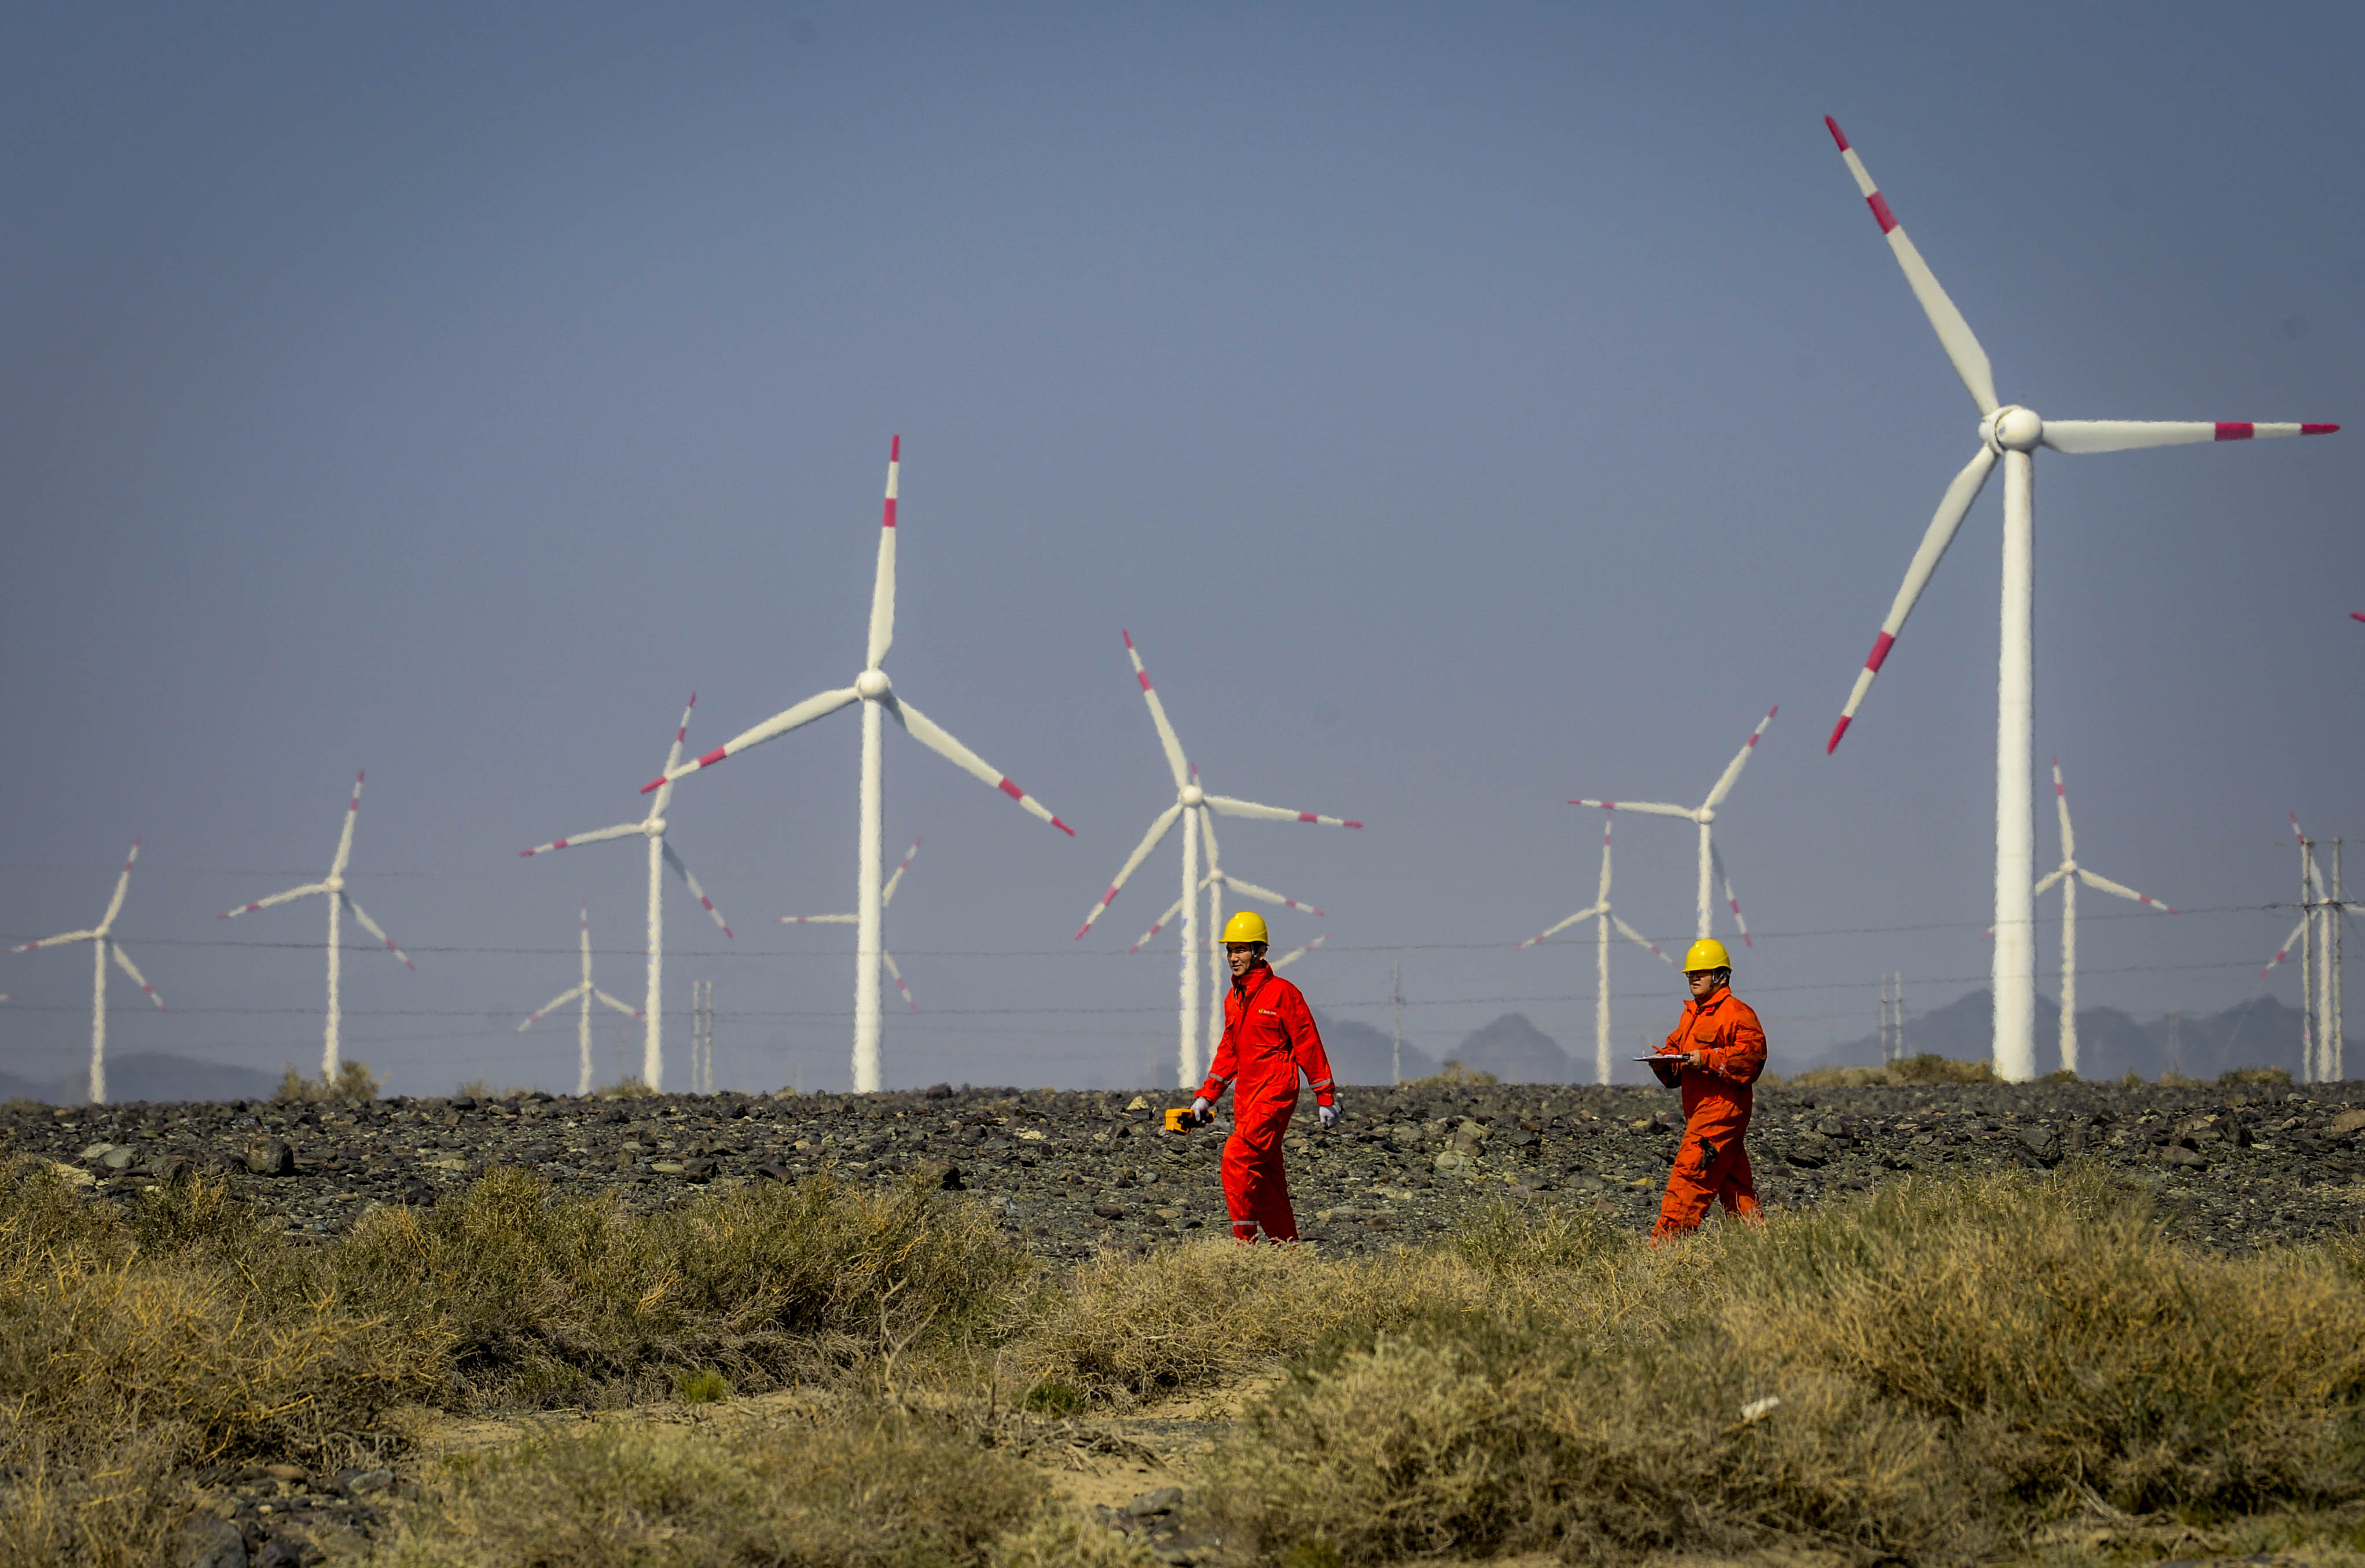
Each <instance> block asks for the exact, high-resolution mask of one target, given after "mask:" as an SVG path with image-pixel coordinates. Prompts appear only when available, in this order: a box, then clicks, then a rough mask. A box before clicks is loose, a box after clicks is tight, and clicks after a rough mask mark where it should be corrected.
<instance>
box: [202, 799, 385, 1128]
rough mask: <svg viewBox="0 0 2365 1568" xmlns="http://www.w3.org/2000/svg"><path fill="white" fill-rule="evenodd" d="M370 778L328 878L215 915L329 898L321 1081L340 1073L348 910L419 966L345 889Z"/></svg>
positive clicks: (353, 804) (349, 811) (354, 804)
mask: <svg viewBox="0 0 2365 1568" xmlns="http://www.w3.org/2000/svg"><path fill="white" fill-rule="evenodd" d="M367 777H368V775H366V774H364V773H356V774H354V775H353V800H352V801H349V802H348V803H347V804H346V806H345V830H344V832H342V833H341V834H338V835H337V855H336V858H335V859H333V860H331V861H330V862H329V874H328V875H327V876H326V877H323V878H321V879H319V881H317V882H307V883H305V884H304V885H303V886H302V887H300V888H290V889H288V890H286V892H284V893H274V894H272V895H271V896H270V897H269V898H267V899H259V900H257V901H256V902H253V903H248V904H241V905H239V906H238V908H236V909H232V910H225V911H223V912H222V913H219V914H218V915H216V916H214V918H215V919H216V920H235V919H237V918H238V917H239V916H240V915H241V914H252V913H254V912H255V911H256V910H258V909H269V908H270V907H271V906H272V905H273V904H275V903H286V902H288V901H289V900H291V899H301V898H309V897H311V896H312V895H313V894H314V893H319V894H322V895H323V896H325V897H326V898H327V900H328V901H329V1023H328V1029H327V1031H326V1033H325V1035H324V1036H323V1039H322V1042H321V1046H320V1081H322V1082H323V1083H326V1082H329V1081H331V1080H333V1079H334V1078H335V1077H336V1076H337V1057H338V1050H339V1047H338V1031H339V1030H340V1028H341V1027H342V1025H343V1022H344V1009H343V1004H342V1002H341V1001H340V1000H339V999H338V992H337V980H338V969H339V965H338V943H339V941H340V940H341V939H342V936H343V935H344V924H343V920H344V913H345V912H346V911H347V910H351V911H352V912H353V918H354V919H355V920H356V921H358V922H360V923H361V928H362V929H363V930H364V931H366V932H368V933H369V934H370V935H373V936H375V937H376V938H377V939H378V940H379V941H381V942H383V943H385V944H386V950H387V952H389V953H391V954H393V955H394V956H395V957H396V958H400V959H401V960H402V967H403V968H405V969H412V970H416V969H418V968H419V966H418V965H417V964H414V963H412V962H411V961H410V956H409V954H407V953H405V952H404V951H403V950H402V949H401V948H399V947H398V946H395V945H394V938H393V937H391V936H388V935H387V934H386V933H385V932H384V931H383V930H381V929H379V926H378V924H377V922H376V921H375V920H372V919H371V918H370V917H369V915H368V914H367V913H365V912H364V910H363V909H362V906H361V905H359V904H357V903H355V902H353V895H352V894H350V893H348V892H346V891H345V867H346V865H347V863H348V862H350V861H351V860H352V859H353V820H354V819H355V818H356V817H358V816H359V815H360V814H361V809H362V780H363V779H364V778H367Z"/></svg>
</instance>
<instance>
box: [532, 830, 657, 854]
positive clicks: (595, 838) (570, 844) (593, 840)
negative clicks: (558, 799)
mask: <svg viewBox="0 0 2365 1568" xmlns="http://www.w3.org/2000/svg"><path fill="white" fill-rule="evenodd" d="M640 832H641V824H640V823H617V824H616V825H615V826H614V827H603V828H598V829H595V830H593V831H592V832H590V833H573V834H567V835H566V837H565V838H554V839H552V840H551V841H550V842H549V843H548V844H537V845H535V846H533V847H532V849H521V850H519V851H518V857H519V858H521V859H523V858H526V857H531V856H535V855H547V854H549V853H550V852H551V851H552V850H554V849H573V848H574V847H576V846H577V845H583V844H598V843H600V841H601V840H603V839H610V838H628V837H632V836H633V835H635V834H639V833H640Z"/></svg>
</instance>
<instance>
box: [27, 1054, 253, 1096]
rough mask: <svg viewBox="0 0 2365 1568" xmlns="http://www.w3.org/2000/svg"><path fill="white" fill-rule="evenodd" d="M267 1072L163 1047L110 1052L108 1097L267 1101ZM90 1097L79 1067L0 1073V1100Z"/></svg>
mask: <svg viewBox="0 0 2365 1568" xmlns="http://www.w3.org/2000/svg"><path fill="white" fill-rule="evenodd" d="M278 1087H279V1080H278V1079H277V1078H276V1077H275V1076H274V1075H273V1074H271V1073H267V1072H257V1071H256V1070H254V1069H252V1068H250V1067H225V1066H223V1065H222V1064H221V1063H219V1062H213V1061H204V1060H200V1059H199V1058H196V1057H183V1056H174V1055H172V1054H170V1053H169V1052H164V1051H135V1052H131V1053H129V1054H128V1055H125V1056H119V1057H110V1058H108V1059H107V1063H106V1097H107V1098H108V1099H109V1100H112V1101H116V1102H118V1103H122V1102H128V1101H132V1100H268V1099H269V1098H271V1095H272V1093H273V1092H274V1091H275V1090H276V1089H278ZM89 1098H90V1070H89V1069H88V1068H86V1067H84V1068H77V1069H75V1070H73V1071H72V1072H69V1073H66V1074H64V1075H63V1076H62V1077H58V1078H28V1077H24V1076H22V1075H20V1074H17V1073H13V1072H0V1100H38V1101H40V1102H41V1103H44V1104H49V1105H79V1104H81V1103H84V1101H86V1100H88V1099H89Z"/></svg>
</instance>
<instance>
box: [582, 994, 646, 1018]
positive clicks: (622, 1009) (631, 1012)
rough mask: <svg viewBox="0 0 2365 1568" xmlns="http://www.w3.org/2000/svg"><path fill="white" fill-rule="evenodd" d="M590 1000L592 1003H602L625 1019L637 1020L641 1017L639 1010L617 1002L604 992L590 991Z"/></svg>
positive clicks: (628, 1004)
mask: <svg viewBox="0 0 2365 1568" xmlns="http://www.w3.org/2000/svg"><path fill="white" fill-rule="evenodd" d="M591 999H592V1000H593V1001H594V1002H604V1003H605V1004H606V1005H608V1006H610V1007H612V1008H614V1009H615V1010H616V1011H617V1012H619V1013H621V1014H623V1015H624V1016H625V1017H627V1018H638V1017H639V1016H640V1015H641V1010H640V1009H639V1008H637V1007H634V1006H633V1005H631V1004H630V1003H628V1002H619V1001H617V1000H616V999H615V998H614V997H612V996H610V995H609V994H608V993H607V992H606V991H592V993H591Z"/></svg>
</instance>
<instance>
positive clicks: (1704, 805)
mask: <svg viewBox="0 0 2365 1568" xmlns="http://www.w3.org/2000/svg"><path fill="white" fill-rule="evenodd" d="M1780 711H1782V709H1781V706H1780V705H1779V704H1778V703H1777V705H1775V706H1774V707H1771V708H1768V709H1766V710H1765V717H1764V718H1762V719H1760V720H1758V721H1757V727H1756V728H1755V729H1754V730H1752V731H1750V732H1749V738H1748V739H1747V740H1745V741H1743V742H1742V743H1741V749H1740V750H1739V751H1737V752H1734V753H1733V754H1732V761H1731V762H1729V763H1727V764H1726V765H1725V768H1724V774H1723V776H1722V777H1721V778H1718V779H1717V781H1716V788H1715V789H1713V790H1709V792H1708V799H1707V800H1705V801H1701V802H1700V810H1701V811H1703V812H1712V811H1714V810H1716V809H1717V807H1719V806H1721V805H1722V804H1723V803H1724V798H1725V797H1726V796H1727V795H1730V794H1732V787H1733V786H1734V785H1735V784H1737V783H1739V782H1740V781H1741V770H1742V769H1743V768H1744V767H1748V766H1749V755H1750V753H1752V752H1754V751H1755V750H1756V749H1757V742H1758V738H1759V737H1760V736H1762V735H1763V734H1765V726H1766V725H1768V724H1770V723H1772V722H1774V715H1775V714H1777V713H1778V712H1780Z"/></svg>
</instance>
